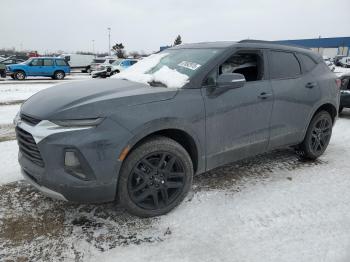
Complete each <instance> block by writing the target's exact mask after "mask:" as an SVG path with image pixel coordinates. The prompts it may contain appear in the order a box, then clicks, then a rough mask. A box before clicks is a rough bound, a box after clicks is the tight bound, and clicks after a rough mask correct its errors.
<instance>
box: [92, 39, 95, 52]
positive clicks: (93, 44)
mask: <svg viewBox="0 0 350 262" xmlns="http://www.w3.org/2000/svg"><path fill="white" fill-rule="evenodd" d="M92 53H93V54H94V55H95V40H92Z"/></svg>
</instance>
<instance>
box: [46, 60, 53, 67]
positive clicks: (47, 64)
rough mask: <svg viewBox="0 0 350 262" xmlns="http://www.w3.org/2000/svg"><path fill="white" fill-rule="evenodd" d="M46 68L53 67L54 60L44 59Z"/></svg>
mask: <svg viewBox="0 0 350 262" xmlns="http://www.w3.org/2000/svg"><path fill="white" fill-rule="evenodd" d="M44 66H53V60H52V59H44Z"/></svg>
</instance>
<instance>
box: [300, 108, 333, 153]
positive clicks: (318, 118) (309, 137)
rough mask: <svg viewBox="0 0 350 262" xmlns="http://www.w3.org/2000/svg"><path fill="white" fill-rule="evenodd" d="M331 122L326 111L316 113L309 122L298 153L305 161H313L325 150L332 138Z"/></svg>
mask: <svg viewBox="0 0 350 262" xmlns="http://www.w3.org/2000/svg"><path fill="white" fill-rule="evenodd" d="M332 128H333V121H332V117H331V116H330V114H329V113H328V112H327V111H321V112H319V113H317V114H316V115H315V116H314V117H313V118H312V120H311V122H310V125H309V127H308V130H307V132H306V136H305V139H304V141H303V142H302V143H301V144H300V145H299V148H298V153H299V155H300V156H301V157H303V158H305V159H310V160H314V159H317V158H318V157H319V156H321V155H322V154H323V153H324V151H325V150H326V148H327V146H328V144H329V141H330V139H331V136H332Z"/></svg>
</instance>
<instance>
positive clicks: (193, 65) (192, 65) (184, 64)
mask: <svg viewBox="0 0 350 262" xmlns="http://www.w3.org/2000/svg"><path fill="white" fill-rule="evenodd" d="M178 66H182V67H185V68H187V69H191V70H196V69H198V68H199V67H200V66H201V65H200V64H197V63H193V62H187V61H182V62H181V63H180V64H178Z"/></svg>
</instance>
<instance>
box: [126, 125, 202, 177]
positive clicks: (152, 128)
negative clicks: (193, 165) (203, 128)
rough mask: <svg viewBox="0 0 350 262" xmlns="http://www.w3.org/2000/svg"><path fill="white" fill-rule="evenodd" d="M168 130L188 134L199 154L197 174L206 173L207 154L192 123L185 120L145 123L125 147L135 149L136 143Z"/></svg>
mask: <svg viewBox="0 0 350 262" xmlns="http://www.w3.org/2000/svg"><path fill="white" fill-rule="evenodd" d="M167 129H175V130H180V131H183V132H185V133H186V134H188V135H189V136H190V137H191V138H192V139H193V140H194V143H195V144H196V147H197V152H198V159H197V161H198V167H197V173H202V172H205V152H204V148H203V146H202V144H204V143H203V142H202V143H201V141H200V139H199V136H198V134H197V133H196V132H195V131H194V130H193V128H192V127H191V124H190V123H187V122H186V121H185V120H182V119H177V118H162V119H156V120H152V121H149V122H147V123H144V124H143V125H141V126H139V127H137V128H136V129H134V130H131V132H132V133H133V134H134V136H133V137H132V138H131V139H130V140H129V141H127V142H126V143H125V147H124V148H126V147H129V148H131V149H132V148H133V147H134V146H135V145H136V143H138V142H139V141H141V140H142V139H144V138H145V137H147V136H149V135H151V134H153V133H156V132H159V131H163V130H167Z"/></svg>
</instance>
